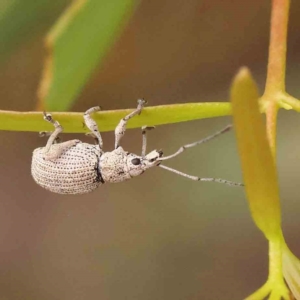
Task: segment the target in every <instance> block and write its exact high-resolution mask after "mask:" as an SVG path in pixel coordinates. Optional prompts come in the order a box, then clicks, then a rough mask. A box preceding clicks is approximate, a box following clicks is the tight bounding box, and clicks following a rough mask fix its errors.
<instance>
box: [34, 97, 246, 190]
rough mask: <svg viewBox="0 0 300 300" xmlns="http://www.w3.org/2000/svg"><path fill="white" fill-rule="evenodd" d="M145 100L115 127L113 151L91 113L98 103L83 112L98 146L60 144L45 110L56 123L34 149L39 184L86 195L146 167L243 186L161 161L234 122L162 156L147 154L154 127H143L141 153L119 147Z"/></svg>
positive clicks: (56, 127)
mask: <svg viewBox="0 0 300 300" xmlns="http://www.w3.org/2000/svg"><path fill="white" fill-rule="evenodd" d="M145 103H146V102H145V101H144V100H143V99H139V100H138V105H137V108H136V109H135V110H134V111H133V112H131V113H130V114H129V115H127V116H125V117H124V118H123V119H121V121H120V122H119V124H118V125H117V127H116V129H115V149H114V150H113V151H111V152H104V151H103V142H102V138H101V134H100V132H99V130H98V126H97V123H96V122H95V121H94V120H93V119H92V117H91V115H92V114H93V113H94V112H97V111H99V110H100V107H99V106H96V107H92V108H90V109H88V110H87V111H86V112H85V113H84V115H83V118H84V122H85V125H86V126H87V128H88V129H89V130H90V131H91V134H92V135H93V136H94V137H95V139H96V140H97V144H96V145H92V144H88V143H83V142H81V141H80V140H70V141H67V142H63V143H60V142H59V137H58V135H59V134H60V133H61V132H62V131H63V128H62V126H61V125H60V124H59V123H58V122H57V121H55V120H54V119H53V118H52V116H51V114H49V113H44V119H45V121H47V122H50V123H51V124H52V125H53V126H54V131H53V132H50V133H47V132H41V133H40V135H41V136H46V135H49V139H48V141H47V144H46V146H45V147H40V148H37V149H35V150H34V151H33V156H32V164H31V174H32V177H33V179H34V180H35V182H36V183H37V184H39V185H40V186H42V187H43V188H45V189H47V190H49V191H51V192H54V193H59V194H84V193H89V192H92V191H93V190H95V189H96V188H98V187H99V186H100V185H101V184H104V183H117V182H122V181H125V180H128V179H131V178H132V177H135V176H139V175H141V174H142V173H144V172H145V171H146V170H147V169H150V168H152V167H156V166H158V167H161V168H163V169H166V170H168V171H171V172H173V173H176V174H178V175H181V176H184V177H186V178H189V179H192V180H196V181H214V182H218V183H225V184H228V185H231V186H243V184H241V183H236V182H232V181H228V180H225V179H219V178H200V177H196V176H192V175H188V174H185V173H182V172H180V171H178V170H175V169H172V168H170V167H167V166H165V165H162V164H161V163H162V162H163V161H164V160H168V159H171V158H173V157H175V156H177V155H179V154H180V153H182V152H183V151H184V150H186V149H187V148H191V147H194V146H197V145H199V144H202V143H205V142H207V141H209V140H212V139H214V138H215V137H217V136H219V135H221V134H223V133H225V132H227V131H229V130H230V129H231V127H232V126H231V125H228V126H226V127H225V128H224V129H222V130H220V131H218V132H216V133H215V134H213V135H211V136H209V137H207V138H204V139H202V140H200V141H197V142H194V143H192V144H188V145H185V146H182V147H180V148H179V149H178V151H177V152H175V153H174V154H172V155H169V156H163V152H162V150H153V151H151V152H150V153H148V154H146V146H147V137H146V132H147V131H148V130H150V129H153V128H154V127H147V126H144V127H142V137H143V139H142V140H143V144H142V153H141V155H136V154H133V153H129V152H127V151H125V150H124V149H123V148H122V147H121V146H120V141H121V139H122V137H123V136H124V134H125V131H126V124H127V122H128V120H130V119H131V118H132V117H134V116H136V115H138V114H140V113H141V111H142V109H143V107H144V105H145Z"/></svg>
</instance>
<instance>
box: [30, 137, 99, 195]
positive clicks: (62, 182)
mask: <svg viewBox="0 0 300 300" xmlns="http://www.w3.org/2000/svg"><path fill="white" fill-rule="evenodd" d="M62 144H63V143H62ZM60 145H61V144H53V145H52V147H53V149H52V151H55V150H57V148H58V147H59V146H60ZM44 149H45V148H44V147H43V148H37V149H35V150H34V152H33V157H32V164H31V174H32V177H33V179H34V180H35V182H36V183H37V184H39V185H40V186H42V187H43V188H45V189H47V190H49V191H51V192H54V193H59V194H84V193H88V192H91V191H93V190H95V189H96V188H97V187H99V185H100V184H101V183H102V182H103V180H102V178H101V173H100V172H99V158H100V149H99V146H98V145H91V144H87V143H82V142H80V141H78V143H76V144H75V145H74V146H72V147H70V148H67V149H66V150H65V151H63V152H62V153H61V154H60V155H59V156H58V157H55V158H51V157H50V158H48V157H47V156H46V155H45V152H44Z"/></svg>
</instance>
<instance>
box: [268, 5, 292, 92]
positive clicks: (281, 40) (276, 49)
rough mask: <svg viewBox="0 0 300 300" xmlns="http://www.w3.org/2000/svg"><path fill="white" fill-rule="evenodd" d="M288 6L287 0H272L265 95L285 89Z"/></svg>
mask: <svg viewBox="0 0 300 300" xmlns="http://www.w3.org/2000/svg"><path fill="white" fill-rule="evenodd" d="M289 7H290V1H289V0H273V1H272V13H271V33H270V46H269V59H268V72H267V82H266V89H265V94H266V95H270V94H272V95H274V94H275V93H277V92H278V91H284V90H285V66H286V48H287V46H286V45H287V27H288V18H289Z"/></svg>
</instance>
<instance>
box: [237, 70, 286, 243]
mask: <svg viewBox="0 0 300 300" xmlns="http://www.w3.org/2000/svg"><path fill="white" fill-rule="evenodd" d="M258 99H259V95H258V91H257V87H256V84H255V82H254V80H253V78H252V77H251V74H250V72H249V70H248V69H246V68H242V69H241V70H240V71H239V73H238V74H237V76H236V77H235V79H234V81H233V84H232V88H231V103H232V111H233V120H234V126H235V131H236V136H237V142H238V148H239V153H240V159H241V163H242V169H243V176H244V183H245V190H246V194H247V198H248V202H249V205H250V210H251V214H252V217H253V219H254V221H255V223H256V225H257V226H258V228H260V229H261V230H262V231H263V232H264V234H265V235H266V237H267V238H268V239H269V240H274V239H276V240H277V239H280V237H281V216H280V202H279V188H278V180H277V172H276V167H275V163H274V159H273V156H272V153H271V150H270V147H269V144H268V141H267V136H266V129H265V124H264V122H263V118H262V116H261V114H260V112H259V104H258Z"/></svg>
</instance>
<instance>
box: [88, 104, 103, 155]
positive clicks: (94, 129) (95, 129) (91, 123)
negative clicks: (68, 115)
mask: <svg viewBox="0 0 300 300" xmlns="http://www.w3.org/2000/svg"><path fill="white" fill-rule="evenodd" d="M99 110H101V107H100V106H95V107H92V108H90V109H88V110H87V111H86V112H85V113H84V115H83V118H84V122H85V125H86V126H87V128H88V129H89V130H90V131H91V132H92V133H93V135H94V136H95V137H96V138H97V139H98V143H99V147H100V151H101V152H102V148H103V141H102V137H101V134H100V131H99V129H98V125H97V123H96V122H95V120H93V119H92V117H91V114H92V113H94V112H97V111H99Z"/></svg>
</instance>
